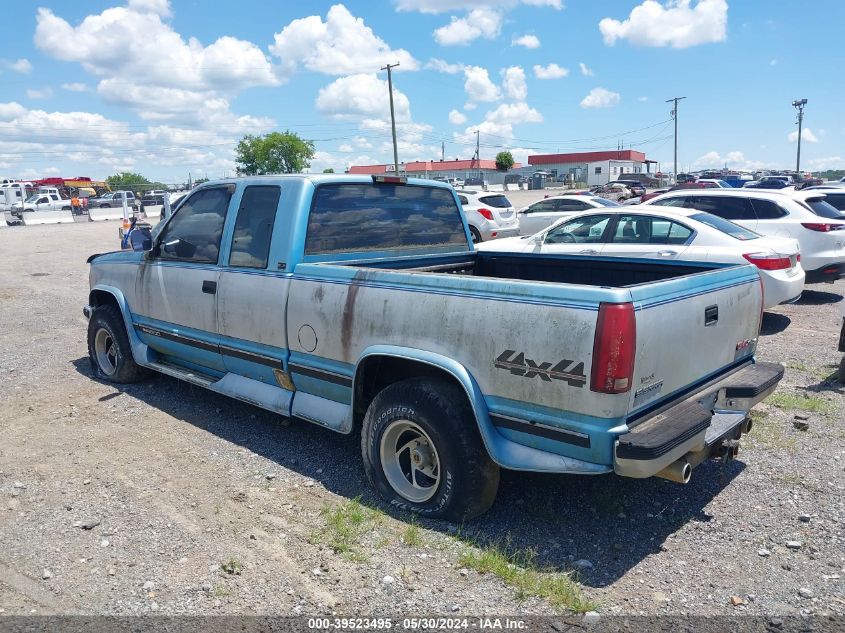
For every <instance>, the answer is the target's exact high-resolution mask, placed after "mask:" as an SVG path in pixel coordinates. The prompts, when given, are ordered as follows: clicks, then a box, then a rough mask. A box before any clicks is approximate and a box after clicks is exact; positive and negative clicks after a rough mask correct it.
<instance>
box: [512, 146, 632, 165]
mask: <svg viewBox="0 0 845 633" xmlns="http://www.w3.org/2000/svg"><path fill="white" fill-rule="evenodd" d="M604 160H630V161H633V162H636V163H645V162H646V158H645V154H643V153H642V152H638V151H636V150H633V149H622V150H616V151H613V150H611V151H607V152H573V153H569V154H537V155H534V156H529V157H528V164H529V165H535V166H539V165H556V164H566V163H597V162H600V161H604Z"/></svg>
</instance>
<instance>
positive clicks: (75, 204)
mask: <svg viewBox="0 0 845 633" xmlns="http://www.w3.org/2000/svg"><path fill="white" fill-rule="evenodd" d="M70 208H71V210H72V211H73V215H79V213H80V208H79V194H76V193H75V194H73V197H71V199H70Z"/></svg>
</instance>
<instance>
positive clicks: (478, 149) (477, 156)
mask: <svg viewBox="0 0 845 633" xmlns="http://www.w3.org/2000/svg"><path fill="white" fill-rule="evenodd" d="M475 161H476V162H475V164H476V165H477V166H478V177H479V178H482V179H483V178H484V176H482V175H481V130H476V131H475Z"/></svg>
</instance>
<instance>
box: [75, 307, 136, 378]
mask: <svg viewBox="0 0 845 633" xmlns="http://www.w3.org/2000/svg"><path fill="white" fill-rule="evenodd" d="M88 357H89V359H90V360H91V369H92V370H93V371H94V375H95V376H97V377H98V378H102V379H103V380H108V381H109V382H117V383H124V384H125V383H132V382H138V381H139V380H143V379H144V378H146V377H147V376H149V373H150V372H149V371H148V370H146V369H144V368H143V367H141V366H140V365H138V364H137V363H136V362H135V359H134V358H133V357H132V348H131V347H130V345H129V337H128V336H127V335H126V328H125V326H124V325H123V317H122V316H121V315H120V311H119V310H118V309H117V308H116V307H115V306H111V305H105V306H100V307H98V308H96V309H95V310H94V313H93V314H92V315H91V320H90V321H89V322H88Z"/></svg>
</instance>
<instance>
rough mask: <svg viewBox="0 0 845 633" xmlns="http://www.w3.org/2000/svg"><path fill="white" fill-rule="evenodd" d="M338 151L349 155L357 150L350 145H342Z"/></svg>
mask: <svg viewBox="0 0 845 633" xmlns="http://www.w3.org/2000/svg"><path fill="white" fill-rule="evenodd" d="M337 151H339V152H344V153H347V154H349V153H351V152H354V151H355V150H354V149H353V148H352V146H351V145H350V144H349V143H343V144H342V145H339V146H338V148H337Z"/></svg>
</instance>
